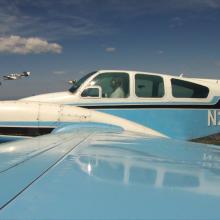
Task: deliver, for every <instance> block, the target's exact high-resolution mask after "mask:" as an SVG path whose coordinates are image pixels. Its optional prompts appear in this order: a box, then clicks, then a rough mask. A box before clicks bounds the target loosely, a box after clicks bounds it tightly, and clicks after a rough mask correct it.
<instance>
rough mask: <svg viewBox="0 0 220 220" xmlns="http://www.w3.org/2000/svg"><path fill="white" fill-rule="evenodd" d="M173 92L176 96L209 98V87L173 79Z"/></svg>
mask: <svg viewBox="0 0 220 220" xmlns="http://www.w3.org/2000/svg"><path fill="white" fill-rule="evenodd" d="M171 84H172V94H173V97H175V98H207V97H208V94H209V89H208V88H207V87H206V86H202V85H199V84H196V83H192V82H188V81H184V80H179V79H171Z"/></svg>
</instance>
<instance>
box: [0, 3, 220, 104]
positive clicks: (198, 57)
mask: <svg viewBox="0 0 220 220" xmlns="http://www.w3.org/2000/svg"><path fill="white" fill-rule="evenodd" d="M0 69H1V71H0V76H3V75H5V74H8V73H14V72H21V71H31V72H32V75H31V77H29V78H27V79H22V80H17V81H3V80H2V85H1V86H0V99H1V100H3V99H9V98H20V97H26V96H31V95H34V94H40V93H46V92H55V91H63V90H66V89H67V88H68V87H69V86H70V85H68V83H67V81H68V80H72V79H79V78H80V77H82V76H83V75H85V74H86V73H88V72H91V71H94V70H99V69H125V70H137V71H146V72H157V73H169V74H173V75H180V74H184V75H185V76H189V77H190V76H193V77H205V78H218V79H220V1H219V0H166V1H165V0H62V1H61V0H37V1H33V0H0Z"/></svg>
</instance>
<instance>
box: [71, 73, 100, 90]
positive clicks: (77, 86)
mask: <svg viewBox="0 0 220 220" xmlns="http://www.w3.org/2000/svg"><path fill="white" fill-rule="evenodd" d="M95 73H97V71H94V72H91V73H88V74H87V75H85V76H83V77H82V78H81V79H80V80H79V81H77V82H76V83H74V84H73V86H72V87H71V88H70V89H69V91H70V92H72V93H74V92H76V91H77V89H78V88H79V87H80V86H81V85H82V84H83V83H84V82H85V81H86V80H87V79H88V78H89V77H90V76H92V75H93V74H95Z"/></svg>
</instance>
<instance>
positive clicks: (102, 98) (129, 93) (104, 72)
mask: <svg viewBox="0 0 220 220" xmlns="http://www.w3.org/2000/svg"><path fill="white" fill-rule="evenodd" d="M119 73H120V74H126V75H127V76H128V86H129V91H128V96H126V97H124V98H111V97H102V96H101V98H99V99H101V100H113V99H117V100H124V99H125V100H127V99H128V98H130V97H131V94H132V89H133V88H132V84H131V82H132V80H131V75H130V73H129V72H126V71H118V72H117V71H115V72H111V71H103V72H97V73H96V74H95V75H94V76H93V77H92V78H91V80H89V81H88V82H87V83H86V85H85V87H83V88H82V90H84V89H85V88H86V87H91V85H90V83H91V82H92V81H93V80H94V79H95V78H96V77H98V76H99V75H101V74H116V75H117V74H119ZM92 86H97V85H92Z"/></svg>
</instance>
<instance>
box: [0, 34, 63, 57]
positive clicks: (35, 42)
mask: <svg viewBox="0 0 220 220" xmlns="http://www.w3.org/2000/svg"><path fill="white" fill-rule="evenodd" d="M49 52H50V53H61V52H62V46H61V45H59V44H57V43H48V42H47V41H46V40H43V39H41V38H37V37H30V38H24V37H20V36H15V35H12V36H9V37H0V53H12V54H28V53H34V54H39V53H49Z"/></svg>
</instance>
